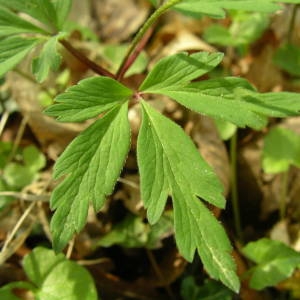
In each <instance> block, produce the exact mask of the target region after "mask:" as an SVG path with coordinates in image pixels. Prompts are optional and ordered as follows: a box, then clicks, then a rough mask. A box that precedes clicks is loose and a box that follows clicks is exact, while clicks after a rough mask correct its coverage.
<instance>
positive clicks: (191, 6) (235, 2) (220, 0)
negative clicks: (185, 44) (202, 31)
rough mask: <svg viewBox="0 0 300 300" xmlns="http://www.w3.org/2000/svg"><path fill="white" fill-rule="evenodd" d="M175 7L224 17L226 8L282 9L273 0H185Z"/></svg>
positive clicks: (259, 10) (244, 9) (267, 10)
mask: <svg viewBox="0 0 300 300" xmlns="http://www.w3.org/2000/svg"><path fill="white" fill-rule="evenodd" d="M175 8H177V9H179V10H180V11H182V12H185V13H188V14H189V13H190V14H192V15H195V14H205V15H209V16H211V17H214V18H224V17H225V11H224V9H232V10H242V11H255V12H274V11H276V10H278V9H280V6H279V5H277V4H275V3H274V2H272V0H209V1H207V0H183V1H181V2H179V3H178V4H176V5H175Z"/></svg>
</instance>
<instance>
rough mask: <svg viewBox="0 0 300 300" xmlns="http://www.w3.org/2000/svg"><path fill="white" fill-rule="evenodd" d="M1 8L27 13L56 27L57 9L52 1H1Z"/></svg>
mask: <svg viewBox="0 0 300 300" xmlns="http://www.w3.org/2000/svg"><path fill="white" fill-rule="evenodd" d="M0 6H4V7H6V8H8V9H11V10H12V11H17V12H22V13H26V14H28V15H30V16H31V17H33V18H35V19H36V20H39V21H40V22H42V23H44V24H46V25H49V26H54V25H55V24H56V21H57V18H56V12H55V9H54V6H53V4H52V3H51V1H50V0H26V1H24V0H9V1H7V0H0Z"/></svg>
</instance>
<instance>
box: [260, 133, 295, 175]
mask: <svg viewBox="0 0 300 300" xmlns="http://www.w3.org/2000/svg"><path fill="white" fill-rule="evenodd" d="M291 165H295V166H297V167H298V168H300V136H299V135H298V134H296V133H295V132H294V131H292V130H290V129H287V128H282V127H274V128H272V129H271V130H270V131H269V133H268V134H267V135H266V137H265V139H264V148H263V160H262V166H263V169H264V171H265V172H266V173H280V172H285V171H287V170H288V169H289V167H290V166H291Z"/></svg>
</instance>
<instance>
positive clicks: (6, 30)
mask: <svg viewBox="0 0 300 300" xmlns="http://www.w3.org/2000/svg"><path fill="white" fill-rule="evenodd" d="M20 33H45V31H44V30H43V29H41V28H39V27H37V26H35V25H33V24H31V23H30V22H27V21H26V20H24V19H22V18H20V17H18V16H17V15H15V14H14V13H12V12H10V11H9V10H7V9H4V8H1V7H0V37H4V36H9V35H15V34H20Z"/></svg>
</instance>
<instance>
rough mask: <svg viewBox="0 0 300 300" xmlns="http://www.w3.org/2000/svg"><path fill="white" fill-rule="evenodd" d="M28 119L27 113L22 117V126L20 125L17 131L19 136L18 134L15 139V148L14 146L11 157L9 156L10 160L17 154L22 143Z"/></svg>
mask: <svg viewBox="0 0 300 300" xmlns="http://www.w3.org/2000/svg"><path fill="white" fill-rule="evenodd" d="M28 119H29V118H28V116H27V115H25V116H24V117H23V119H22V122H21V124H20V127H19V129H18V132H17V136H16V138H15V141H14V145H13V148H12V150H11V153H10V155H9V158H8V162H10V161H11V160H12V159H13V158H14V156H15V154H16V151H17V149H18V147H19V145H20V142H21V139H22V136H23V134H24V131H25V128H26V125H27V122H28Z"/></svg>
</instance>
